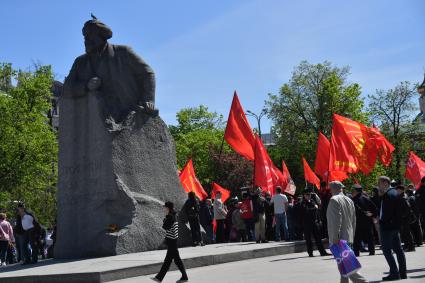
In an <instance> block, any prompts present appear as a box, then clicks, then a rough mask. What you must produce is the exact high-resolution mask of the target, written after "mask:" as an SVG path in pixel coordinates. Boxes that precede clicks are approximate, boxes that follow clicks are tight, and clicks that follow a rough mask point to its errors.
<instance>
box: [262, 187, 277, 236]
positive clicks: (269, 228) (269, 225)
mask: <svg viewBox="0 0 425 283" xmlns="http://www.w3.org/2000/svg"><path fill="white" fill-rule="evenodd" d="M265 200H266V201H265V202H264V211H265V214H266V240H267V241H273V240H274V235H275V231H274V230H273V217H274V208H273V204H272V203H271V200H272V196H271V195H270V192H266V196H265Z"/></svg>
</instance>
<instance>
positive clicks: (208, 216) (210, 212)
mask: <svg viewBox="0 0 425 283" xmlns="http://www.w3.org/2000/svg"><path fill="white" fill-rule="evenodd" d="M199 220H200V222H201V225H202V227H204V230H205V233H206V234H207V237H208V242H207V243H214V231H213V230H214V229H213V220H214V209H213V206H212V201H211V199H206V200H205V201H203V202H201V204H200V212H199Z"/></svg>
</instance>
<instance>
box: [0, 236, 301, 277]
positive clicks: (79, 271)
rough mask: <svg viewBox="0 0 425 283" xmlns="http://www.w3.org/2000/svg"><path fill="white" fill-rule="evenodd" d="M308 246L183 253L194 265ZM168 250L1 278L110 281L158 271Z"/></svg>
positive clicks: (8, 272)
mask: <svg viewBox="0 0 425 283" xmlns="http://www.w3.org/2000/svg"><path fill="white" fill-rule="evenodd" d="M304 250H305V244H304V241H301V242H278V243H276V242H272V243H267V244H256V243H230V244H215V245H208V246H204V247H189V248H184V249H181V251H180V253H181V256H182V258H183V260H184V262H185V265H186V266H188V267H192V268H194V267H201V266H207V265H214V264H220V263H226V262H234V261H238V260H246V259H252V258H259V257H267V256H274V255H282V254H288V253H294V252H301V251H304ZM165 253H166V251H165V250H157V251H150V252H143V253H134V254H127V255H120V256H113V257H104V258H96V259H86V260H78V261H77V260H76V261H63V260H47V261H44V262H41V263H39V264H37V265H26V266H22V265H13V266H7V267H3V268H0V282H1V283H3V282H6V283H9V282H10V283H15V282H16V283H26V282H30V283H33V282H41V283H50V282H53V283H56V282H59V281H58V280H60V281H61V282H72V283H74V282H78V283H81V282H87V283H94V282H108V281H112V280H118V279H123V278H129V277H135V276H142V275H146V274H151V273H153V272H155V271H156V270H158V269H159V268H160V266H161V264H162V260H163V259H164V257H165Z"/></svg>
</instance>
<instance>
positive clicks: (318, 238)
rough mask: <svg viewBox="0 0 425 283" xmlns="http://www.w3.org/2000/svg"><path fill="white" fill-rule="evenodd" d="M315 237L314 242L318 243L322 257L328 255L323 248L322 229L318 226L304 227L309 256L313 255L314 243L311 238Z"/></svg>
mask: <svg viewBox="0 0 425 283" xmlns="http://www.w3.org/2000/svg"><path fill="white" fill-rule="evenodd" d="M312 236H313V237H314V241H315V242H316V246H317V249H318V250H319V252H320V254H321V255H324V254H326V250H325V248H324V247H323V242H322V235H321V233H320V229H319V227H318V225H312V226H305V227H304V238H305V241H306V243H307V252H308V254H309V255H312V254H313V243H312V241H311V237H312Z"/></svg>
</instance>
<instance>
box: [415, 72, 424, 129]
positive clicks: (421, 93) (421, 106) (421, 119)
mask: <svg viewBox="0 0 425 283" xmlns="http://www.w3.org/2000/svg"><path fill="white" fill-rule="evenodd" d="M418 93H419V109H420V111H421V113H419V115H418V116H417V117H416V120H417V121H419V122H420V123H422V124H425V76H424V81H423V82H422V84H421V85H420V86H419V87H418Z"/></svg>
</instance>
